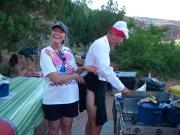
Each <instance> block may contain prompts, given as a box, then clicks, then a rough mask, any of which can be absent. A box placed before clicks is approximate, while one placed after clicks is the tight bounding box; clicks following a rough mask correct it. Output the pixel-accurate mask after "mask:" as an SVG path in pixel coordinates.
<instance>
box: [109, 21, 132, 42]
mask: <svg viewBox="0 0 180 135" xmlns="http://www.w3.org/2000/svg"><path fill="white" fill-rule="evenodd" d="M110 31H111V32H114V33H116V34H117V35H119V36H120V37H122V38H126V39H128V38H129V34H128V33H129V30H128V28H127V23H126V22H125V21H117V22H116V23H115V24H114V25H113V26H112V27H111V29H110Z"/></svg>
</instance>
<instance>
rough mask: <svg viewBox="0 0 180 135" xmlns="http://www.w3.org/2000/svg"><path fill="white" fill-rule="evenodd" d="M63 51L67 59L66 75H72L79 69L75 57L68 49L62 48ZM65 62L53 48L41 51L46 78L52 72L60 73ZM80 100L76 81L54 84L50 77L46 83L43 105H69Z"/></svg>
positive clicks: (42, 66)
mask: <svg viewBox="0 0 180 135" xmlns="http://www.w3.org/2000/svg"><path fill="white" fill-rule="evenodd" d="M61 51H62V52H63V54H64V56H65V57H66V64H65V67H66V73H65V74H72V73H74V72H75V70H76V69H77V65H76V63H75V59H74V56H73V54H72V52H71V50H70V49H69V48H67V47H62V49H61ZM62 63H63V60H62V59H61V58H60V57H59V56H58V55H57V53H56V52H55V51H54V50H53V48H52V47H51V46H48V47H46V48H44V49H42V51H41V56H40V67H41V69H42V72H43V75H44V76H45V77H46V76H47V75H48V74H50V73H52V72H58V73H60V71H59V70H60V68H61V66H62ZM78 100H79V89H78V84H77V82H76V80H71V81H69V82H67V83H65V84H54V83H53V82H52V81H51V80H50V79H49V78H48V77H46V81H45V83H44V90H43V104H67V103H73V102H75V101H78Z"/></svg>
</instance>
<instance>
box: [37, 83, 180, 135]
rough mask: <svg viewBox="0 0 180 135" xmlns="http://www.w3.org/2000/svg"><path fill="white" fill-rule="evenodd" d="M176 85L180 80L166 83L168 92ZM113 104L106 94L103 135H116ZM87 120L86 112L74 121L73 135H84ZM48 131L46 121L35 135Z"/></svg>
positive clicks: (110, 96) (111, 98) (111, 97)
mask: <svg viewBox="0 0 180 135" xmlns="http://www.w3.org/2000/svg"><path fill="white" fill-rule="evenodd" d="M174 85H180V80H169V81H168V82H166V90H167V89H168V88H169V87H171V86H174ZM112 103H113V96H112V95H110V94H109V93H106V107H107V116H108V121H107V122H106V123H105V125H104V126H103V129H102V132H101V135H114V133H113V115H112ZM86 120H87V114H86V112H85V111H84V112H83V113H80V114H79V116H78V117H76V118H75V119H74V122H73V128H72V135H84V128H85V123H86ZM46 131H47V122H46V121H45V120H44V121H43V122H42V123H41V125H40V126H39V127H38V128H37V129H36V130H35V135H45V132H46Z"/></svg>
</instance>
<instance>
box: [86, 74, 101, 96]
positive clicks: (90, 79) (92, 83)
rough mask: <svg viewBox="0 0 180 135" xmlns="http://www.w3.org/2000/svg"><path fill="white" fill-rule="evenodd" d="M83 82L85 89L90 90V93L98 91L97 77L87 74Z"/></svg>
mask: <svg viewBox="0 0 180 135" xmlns="http://www.w3.org/2000/svg"><path fill="white" fill-rule="evenodd" d="M84 81H85V83H86V89H88V90H91V91H92V92H95V91H97V90H98V89H99V87H98V84H99V79H98V76H97V75H95V74H94V73H88V74H87V75H85V77H84Z"/></svg>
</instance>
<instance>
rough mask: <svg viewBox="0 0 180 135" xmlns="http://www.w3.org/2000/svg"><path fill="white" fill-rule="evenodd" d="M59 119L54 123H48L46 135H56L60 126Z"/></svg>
mask: <svg viewBox="0 0 180 135" xmlns="http://www.w3.org/2000/svg"><path fill="white" fill-rule="evenodd" d="M60 122H61V119H58V120H56V121H48V128H49V129H48V134H47V135H58V133H59V129H60V126H61V123H60Z"/></svg>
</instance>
